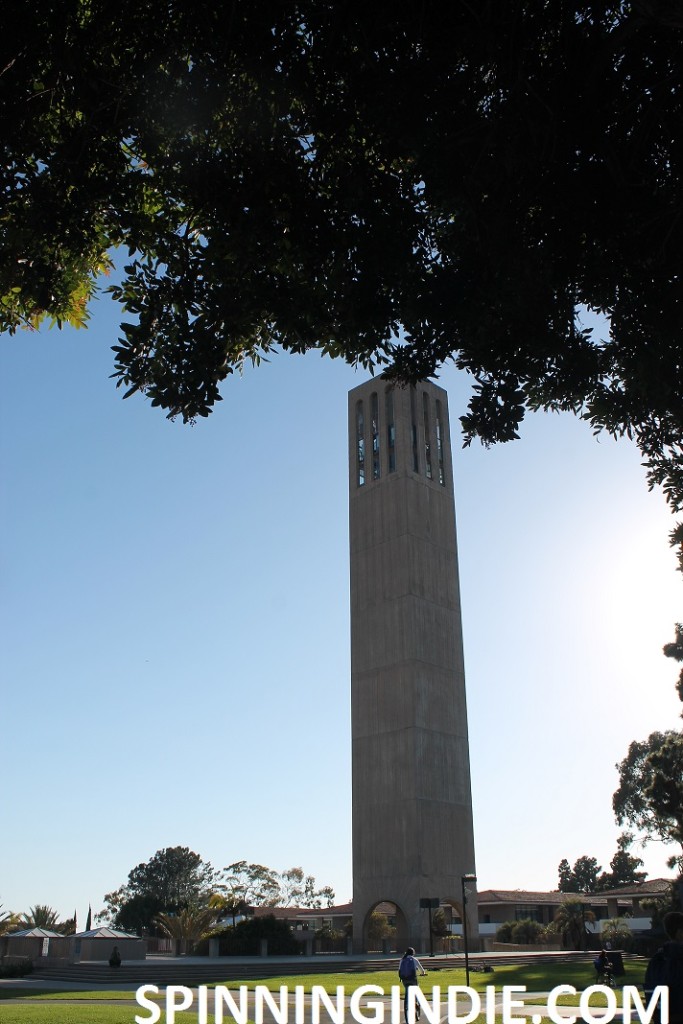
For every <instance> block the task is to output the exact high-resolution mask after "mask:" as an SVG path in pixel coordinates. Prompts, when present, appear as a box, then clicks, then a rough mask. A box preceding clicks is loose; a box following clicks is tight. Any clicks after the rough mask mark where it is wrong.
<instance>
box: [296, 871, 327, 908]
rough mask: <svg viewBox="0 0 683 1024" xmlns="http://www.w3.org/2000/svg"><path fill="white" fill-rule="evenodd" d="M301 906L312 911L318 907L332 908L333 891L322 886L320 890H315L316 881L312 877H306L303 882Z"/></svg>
mask: <svg viewBox="0 0 683 1024" xmlns="http://www.w3.org/2000/svg"><path fill="white" fill-rule="evenodd" d="M301 905H302V906H303V907H309V908H310V909H312V910H318V909H320V907H332V906H334V889H333V888H332V887H331V886H329V885H324V886H323V887H322V889H318V888H316V881H315V878H314V877H313V875H307V876H306V879H305V881H304V892H303V898H302V902H301Z"/></svg>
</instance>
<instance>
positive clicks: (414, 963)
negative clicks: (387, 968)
mask: <svg viewBox="0 0 683 1024" xmlns="http://www.w3.org/2000/svg"><path fill="white" fill-rule="evenodd" d="M418 971H419V972H420V974H421V975H422V976H423V977H424V975H425V974H426V973H427V972H426V971H425V969H424V967H423V966H422V964H421V963H420V961H419V960H418V959H417V957H416V956H415V950H414V949H413V947H412V946H408V948H407V950H406V951H405V953H404V954H403V956H402V957H401V962H400V964H399V965H398V976H399V978H400V979H401V981H402V982H403V987H404V988H405V995H404V997H403V1015H404V1017H405V1022H406V1024H412V1022H409V1021H408V992H409V991H410V989H411V987H412V986H413V985H418V987H419V983H418V980H417V972H418ZM415 1010H416V1012H415V1019H416V1020H419V1019H420V1007H419V1006H417V1007H416V1008H415Z"/></svg>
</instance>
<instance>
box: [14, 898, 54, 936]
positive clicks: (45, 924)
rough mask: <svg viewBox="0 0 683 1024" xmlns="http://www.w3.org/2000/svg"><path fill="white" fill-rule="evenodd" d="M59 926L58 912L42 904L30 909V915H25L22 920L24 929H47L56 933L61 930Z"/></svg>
mask: <svg viewBox="0 0 683 1024" xmlns="http://www.w3.org/2000/svg"><path fill="white" fill-rule="evenodd" d="M58 925H59V915H58V914H57V911H56V910H53V909H52V907H48V906H46V905H44V904H42V903H37V904H36V906H35V907H30V908H29V912H28V914H24V916H23V917H22V919H21V926H22V928H47V929H48V930H51V931H55V932H56V931H58V930H59V927H58Z"/></svg>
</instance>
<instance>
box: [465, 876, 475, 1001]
mask: <svg viewBox="0 0 683 1024" xmlns="http://www.w3.org/2000/svg"><path fill="white" fill-rule="evenodd" d="M476 880H477V876H476V875H463V876H462V937H463V943H464V946H465V984H466V985H467V987H468V988H469V986H470V961H469V950H468V948H467V889H466V888H465V882H476Z"/></svg>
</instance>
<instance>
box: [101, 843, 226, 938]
mask: <svg viewBox="0 0 683 1024" xmlns="http://www.w3.org/2000/svg"><path fill="white" fill-rule="evenodd" d="M214 879H215V872H214V869H213V868H212V867H211V865H210V864H207V863H205V862H204V861H203V860H202V858H201V857H200V856H199V854H198V853H194V852H193V851H192V850H190V849H188V847H186V846H170V847H167V848H166V849H163V850H157V852H156V853H155V854H154V856H153V857H152V858H151V859H150V860H148V861H146V862H144V863H142V864H138V865H137V867H134V868H133V870H132V871H130V872H129V874H128V881H127V882H126V884H125V885H123V886H121V888H119V889H117V890H116V891H115V892H112V893H108V894H107V895H106V896H105V897H104V899H105V902H106V903H107V907H108V911H109V915H110V916H111V917H113V920H114V923H115V924H116V925H117V926H118V927H120V928H125V929H128V930H131V931H138V930H139V929H141V928H149V927H150V926H151V925H153V923H154V920H155V918H156V917H157V915H159V914H169V913H170V914H178V913H180V912H181V911H183V910H186V909H188V908H192V909H197V908H199V907H203V906H205V905H206V904H207V903H208V900H209V897H210V895H211V891H212V888H213V885H214Z"/></svg>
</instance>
